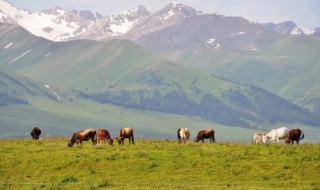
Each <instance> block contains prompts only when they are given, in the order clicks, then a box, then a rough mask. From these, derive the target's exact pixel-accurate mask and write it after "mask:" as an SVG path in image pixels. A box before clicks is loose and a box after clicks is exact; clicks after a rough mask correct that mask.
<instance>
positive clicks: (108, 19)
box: [0, 0, 317, 48]
mask: <svg viewBox="0 0 320 190" xmlns="http://www.w3.org/2000/svg"><path fill="white" fill-rule="evenodd" d="M226 18H228V19H231V20H234V21H235V23H233V22H229V21H228V19H226ZM226 21H227V22H226ZM238 21H240V23H241V24H239V23H238ZM243 21H244V22H243ZM0 22H3V23H10V24H15V25H20V26H22V27H23V28H25V29H26V30H28V31H29V32H31V33H32V34H34V35H36V36H41V37H44V38H46V39H49V40H53V41H67V40H74V39H93V40H105V39H110V38H126V39H130V40H133V41H136V40H138V39H139V38H141V37H142V36H144V35H149V34H156V33H158V32H160V31H162V30H167V29H168V28H170V27H176V28H179V27H180V29H181V31H179V35H181V34H183V33H190V31H188V30H195V28H191V27H189V28H186V27H187V26H194V27H200V28H202V29H205V30H204V31H206V32H200V31H197V34H196V35H204V36H203V37H201V36H200V37H198V36H197V37H194V38H201V40H202V41H203V39H202V38H205V39H206V40H205V41H207V42H210V43H207V46H208V45H209V46H214V47H216V48H217V47H218V46H219V45H220V44H219V43H218V40H219V38H221V37H222V36H226V35H227V36H230V35H232V34H234V33H241V32H242V34H248V33H244V32H246V31H245V30H248V28H251V27H253V26H254V27H256V25H257V24H258V23H251V22H249V21H248V20H246V19H244V18H241V17H225V16H223V15H219V14H216V13H214V14H204V13H202V12H200V11H197V10H195V9H193V8H191V7H188V6H186V5H183V4H181V3H174V2H173V3H170V4H168V5H167V6H166V7H164V8H163V9H161V10H159V11H157V12H155V13H153V14H152V13H150V12H149V11H147V10H146V8H145V7H144V6H137V7H135V8H133V9H131V10H127V11H123V12H120V13H118V14H113V15H107V16H104V17H103V16H101V15H100V14H98V13H92V12H91V11H88V10H82V11H76V10H73V11H66V10H63V9H61V8H52V9H48V10H44V11H40V12H34V13H32V12H30V11H26V10H21V9H18V8H16V7H13V6H12V5H11V4H9V3H7V2H5V1H3V0H0ZM223 22H226V23H223ZM209 23H210V24H211V25H210V24H209ZM244 23H248V25H247V24H244ZM260 25H261V26H263V27H264V28H265V30H269V31H273V32H277V33H279V34H289V35H296V36H303V35H310V34H313V32H312V33H310V32H308V33H306V32H304V31H303V30H302V29H301V28H299V27H298V26H297V25H296V24H295V23H294V22H291V21H287V22H283V23H279V24H274V23H265V24H260ZM177 26H179V27H177ZM236 26H241V27H240V28H235V27H236ZM244 26H245V27H247V28H243V27H244ZM198 30H199V29H198ZM212 31H214V35H211V33H213V32H212ZM312 31H315V30H312ZM171 32H173V33H172V34H171V35H172V36H171V38H170V39H167V40H176V38H174V35H178V34H177V31H176V32H174V31H171ZM193 35H194V36H195V34H193ZM251 35H252V34H251ZM210 36H211V37H210ZM314 36H317V35H314ZM157 38H159V37H157ZM184 40H185V39H184ZM220 40H221V39H220ZM204 43H205V42H204ZM218 44H219V45H218ZM249 45H250V44H249Z"/></svg>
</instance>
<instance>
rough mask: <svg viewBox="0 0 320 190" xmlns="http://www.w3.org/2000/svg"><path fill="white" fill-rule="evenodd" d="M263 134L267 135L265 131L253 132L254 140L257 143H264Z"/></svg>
mask: <svg viewBox="0 0 320 190" xmlns="http://www.w3.org/2000/svg"><path fill="white" fill-rule="evenodd" d="M263 135H265V134H264V133H254V134H253V141H254V142H255V143H256V144H259V143H263V141H262V137H263Z"/></svg>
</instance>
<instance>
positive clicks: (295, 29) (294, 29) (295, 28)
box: [290, 27, 301, 35]
mask: <svg viewBox="0 0 320 190" xmlns="http://www.w3.org/2000/svg"><path fill="white" fill-rule="evenodd" d="M290 34H291V35H300V34H301V30H300V28H298V27H294V28H293V29H292V30H291V32H290Z"/></svg>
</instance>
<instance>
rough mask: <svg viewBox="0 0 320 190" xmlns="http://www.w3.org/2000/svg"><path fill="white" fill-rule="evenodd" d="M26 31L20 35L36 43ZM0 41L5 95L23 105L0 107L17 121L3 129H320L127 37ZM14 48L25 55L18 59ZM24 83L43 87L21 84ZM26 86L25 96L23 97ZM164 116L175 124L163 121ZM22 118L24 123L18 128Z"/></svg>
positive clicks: (296, 112)
mask: <svg viewBox="0 0 320 190" xmlns="http://www.w3.org/2000/svg"><path fill="white" fill-rule="evenodd" d="M11 30H16V28H11ZM11 30H9V31H11ZM24 32H25V31H24V30H21V31H20V33H18V34H19V35H22V34H23V35H25V38H32V39H33V38H36V37H34V36H31V35H30V34H28V33H27V32H25V33H24ZM8 33H10V34H11V33H12V32H8ZM0 38H1V39H4V40H7V41H6V42H5V43H4V44H7V43H9V42H10V43H12V45H11V46H10V47H8V48H4V49H3V50H1V51H0V53H1V54H2V55H3V56H4V57H6V59H8V58H7V57H11V58H10V59H8V61H9V60H11V61H9V63H10V64H8V63H6V62H5V63H2V65H1V67H2V68H4V74H6V75H10V76H11V77H13V76H17V77H16V78H17V79H15V80H16V81H20V80H21V81H22V82H21V83H22V84H23V85H20V86H19V85H17V87H14V86H13V87H12V86H10V85H6V88H7V90H6V92H9V93H7V94H10V92H12V90H11V89H12V88H17V89H18V90H17V92H18V93H17V94H19V96H18V97H20V99H21V100H26V101H25V102H26V103H25V104H24V105H20V104H18V105H15V104H14V103H12V102H9V103H8V105H4V106H3V107H2V109H1V111H3V112H7V111H8V110H11V111H13V112H14V113H15V114H14V115H16V118H15V119H17V118H18V119H17V120H15V119H12V118H13V116H12V115H9V116H6V115H4V116H3V122H4V123H6V124H8V126H15V127H18V126H21V125H22V126H25V127H27V126H28V127H30V125H32V124H33V125H37V122H40V124H42V126H47V127H48V129H49V130H52V131H55V129H58V128H59V129H62V131H64V130H66V131H68V132H70V131H72V130H74V129H79V128H80V126H81V128H84V127H85V128H87V127H88V126H106V125H107V126H110V127H112V128H115V127H117V128H119V127H120V126H122V125H133V126H136V127H137V130H141V131H144V132H143V134H146V136H150V134H151V133H149V132H148V131H145V129H146V128H147V129H148V130H150V129H152V130H155V131H159V133H157V134H160V135H161V136H162V135H164V134H172V130H173V129H175V128H176V127H173V129H172V128H169V129H168V128H166V127H163V126H172V124H171V123H181V125H187V126H189V124H192V123H194V124H192V126H195V127H194V128H195V131H196V130H197V129H201V128H203V127H204V125H207V124H209V126H212V125H216V124H218V126H232V127H242V128H246V129H250V130H267V129H269V128H273V127H274V126H276V125H279V124H288V125H296V124H302V125H304V126H306V127H307V126H315V127H318V126H320V120H319V119H318V117H317V116H316V115H315V114H313V113H310V112H309V111H306V110H304V109H301V108H300V107H298V106H296V105H293V104H292V103H290V102H288V101H286V100H284V99H282V98H279V97H277V96H275V95H274V94H271V93H269V92H267V91H265V90H263V89H260V88H256V87H254V86H246V85H241V84H237V83H233V82H230V81H226V80H223V79H220V78H217V77H215V76H212V75H210V74H207V73H206V72H199V71H194V70H191V69H187V68H186V67H183V66H181V65H178V64H176V63H174V62H172V61H169V60H167V59H163V58H160V57H159V56H157V55H155V54H153V53H150V52H149V51H147V50H146V49H144V48H142V47H140V46H138V45H136V44H134V43H133V42H130V41H128V40H111V41H104V42H96V41H87V40H78V41H70V42H60V43H57V42H49V41H46V40H43V39H38V38H36V39H38V40H30V41H25V42H24V43H22V42H21V43H20V41H15V39H16V38H13V37H11V39H9V38H8V35H6V34H5V33H4V34H2V35H1V36H0ZM18 42H19V43H18ZM29 42H35V43H29ZM17 44H18V45H17ZM14 45H15V46H14ZM14 48H15V49H24V50H25V49H29V50H30V51H27V53H24V54H22V56H21V54H20V52H19V51H14ZM24 50H23V51H24ZM23 51H22V52H23ZM15 52H17V53H15ZM14 53H15V56H16V58H14V56H13V54H14ZM17 58H18V59H17ZM9 70H10V72H9ZM12 71H14V72H12ZM22 75H23V76H22ZM13 78H14V77H13ZM1 80H3V81H5V80H7V79H6V78H5V77H4V79H2V78H1ZM29 80H32V81H41V82H38V83H39V84H37V85H35V84H33V85H32V84H30V83H24V82H23V81H29ZM15 83H19V82H15ZM29 86H31V87H32V86H36V87H37V89H41V90H37V89H32V88H31V87H29ZM20 88H21V92H20V90H19V89H20ZM30 88H31V90H30V91H31V93H29V94H28V93H24V92H23V89H30ZM42 91H45V92H43V93H41V92H42ZM20 93H21V94H22V95H21V94H20ZM10 95H11V94H10ZM20 109H21V110H24V111H23V112H21V111H19V110H20ZM111 110H112V111H111ZM110 112H112V113H117V114H116V115H113V114H110ZM31 113H34V115H32V116H30V114H31ZM127 115H129V116H128V117H127ZM162 115H163V116H165V117H169V118H170V117H173V118H174V119H169V121H170V122H168V121H167V120H166V119H164V120H163V119H162ZM20 116H21V118H19V117H20ZM24 119H26V121H27V122H25V123H23V120H24ZM46 120H48V121H47V122H46ZM186 121H188V122H186ZM155 123H156V125H154V124H155ZM40 124H39V125H40ZM181 125H178V126H181ZM174 126H176V125H174ZM24 129H25V128H24ZM225 129H226V128H225ZM168 130H169V131H170V132H169V131H168ZM57 131H58V130H57ZM173 131H175V130H173ZM55 133H59V134H60V135H61V132H55ZM148 134H149V135H148ZM152 134H153V133H152ZM164 136H166V135H164ZM169 136H170V135H169ZM172 136H173V134H172V135H171V137H172Z"/></svg>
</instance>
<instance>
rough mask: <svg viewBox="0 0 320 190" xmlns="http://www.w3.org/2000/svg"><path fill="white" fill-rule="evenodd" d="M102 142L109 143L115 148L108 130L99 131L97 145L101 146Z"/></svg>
mask: <svg viewBox="0 0 320 190" xmlns="http://www.w3.org/2000/svg"><path fill="white" fill-rule="evenodd" d="M101 141H104V142H106V141H108V143H109V145H110V146H113V140H112V138H110V133H109V131H108V130H106V129H99V130H98V133H97V144H100V146H101Z"/></svg>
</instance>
